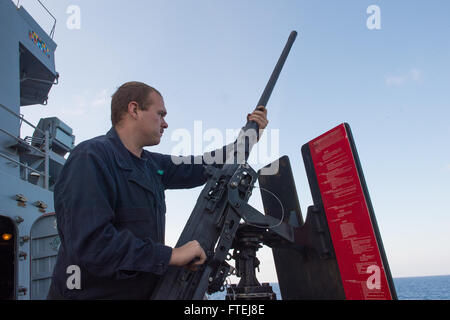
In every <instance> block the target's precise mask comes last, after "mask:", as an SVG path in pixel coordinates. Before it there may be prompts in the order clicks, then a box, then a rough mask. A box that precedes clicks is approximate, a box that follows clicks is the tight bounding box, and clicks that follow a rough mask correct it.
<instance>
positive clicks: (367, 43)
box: [15, 0, 450, 282]
mask: <svg viewBox="0 0 450 320" xmlns="http://www.w3.org/2000/svg"><path fill="white" fill-rule="evenodd" d="M15 2H16V1H15ZM42 2H43V3H44V4H45V5H46V6H47V8H48V9H49V10H50V12H52V14H53V15H54V16H55V18H56V20H57V25H56V31H55V36H54V40H55V42H56V43H57V45H58V48H57V50H56V53H55V55H56V68H57V71H58V72H59V73H60V81H59V84H58V85H57V86H54V87H53V88H52V90H51V92H50V95H49V101H48V105H47V106H29V107H23V108H22V109H21V112H22V113H23V114H24V115H25V118H26V119H27V120H29V121H31V122H32V123H35V124H37V123H38V121H39V119H40V118H41V117H52V116H57V117H59V118H60V119H61V120H62V121H64V122H65V123H66V124H68V125H69V126H70V127H71V128H72V129H73V131H74V134H75V136H76V143H80V142H82V141H84V140H87V139H90V138H93V137H95V136H98V135H102V134H105V133H106V132H107V131H108V130H109V129H110V127H111V123H110V100H111V95H112V94H113V93H114V91H115V90H116V89H117V87H119V86H120V85H121V84H123V83H124V82H127V81H132V80H136V81H142V82H145V83H147V84H149V85H151V86H154V87H156V88H157V89H158V90H159V91H160V92H161V93H162V94H163V96H164V101H165V105H166V108H167V111H168V115H167V117H166V121H167V122H168V124H169V128H168V129H167V130H166V132H165V134H164V137H163V139H162V142H161V143H160V145H158V146H155V147H150V148H148V150H150V151H155V152H161V153H167V154H174V153H175V154H200V153H201V152H204V151H208V150H211V149H212V148H213V147H220V146H221V145H222V143H229V142H232V141H233V139H234V137H233V136H231V135H228V136H227V132H228V131H231V130H236V129H239V128H241V127H242V126H243V125H244V124H245V122H246V115H247V113H250V112H251V111H252V110H253V109H254V108H255V107H256V103H257V102H258V100H259V97H260V95H261V93H262V91H263V89H264V87H265V85H266V83H267V80H268V78H269V76H270V74H271V72H272V70H273V68H274V66H275V63H276V61H277V59H278V57H279V55H280V53H281V51H282V49H283V47H284V44H285V42H286V40H287V38H288V36H289V33H290V32H291V31H292V30H296V31H297V32H298V33H299V35H298V37H297V40H296V43H295V44H294V46H293V47H292V50H291V54H290V56H289V58H288V60H287V62H286V64H285V67H284V69H283V72H282V74H281V76H280V78H279V81H278V83H277V85H276V87H275V89H274V91H273V94H272V97H271V99H270V101H269V103H268V105H267V109H268V118H269V126H268V127H267V129H266V132H265V133H264V136H263V139H266V141H268V143H267V145H268V148H261V150H259V149H258V152H254V153H255V155H256V156H255V157H254V159H253V160H252V162H251V163H250V164H251V165H252V166H253V168H254V169H255V170H258V169H259V168H261V167H262V166H264V165H265V164H267V163H269V162H271V161H273V160H275V159H277V158H278V157H280V156H282V155H288V156H289V158H290V161H291V166H292V170H293V174H294V178H295V182H296V187H297V191H298V197H299V201H300V205H301V209H302V212H303V215H304V217H305V214H306V211H307V207H308V206H309V205H311V204H312V199H311V195H310V191H309V185H308V181H307V178H306V172H305V169H304V165H303V160H302V157H301V152H300V149H301V146H302V145H303V144H305V143H307V142H309V141H310V140H312V139H314V138H316V137H317V136H319V135H321V134H322V133H324V132H326V131H328V130H330V129H332V128H334V127H335V126H337V125H339V124H341V123H343V122H347V123H349V124H350V126H351V128H352V132H353V136H354V138H355V142H356V147H357V149H358V153H359V157H360V160H361V164H362V168H363V171H364V175H365V179H366V182H367V185H368V189H369V192H370V197H371V200H372V204H373V207H374V211H375V215H376V218H377V222H378V226H379V229H380V233H381V236H382V239H383V244H384V247H385V251H386V254H387V257H388V261H389V265H390V269H391V272H392V274H393V276H394V277H407V276H426V275H443V274H450V247H449V243H450V232H449V229H450V205H449V202H448V198H447V197H448V195H449V194H450V142H449V138H450V121H449V118H450V75H449V74H450V73H449V70H450V59H449V57H450V42H449V41H448V39H449V35H450V22H449V20H448V13H449V12H450V2H449V1H447V0H432V1H407V0H397V1H387V0H384V1H383V0H348V1H332V0H322V1H312V0H308V1H306V0H303V1H302V0H285V1H274V0H271V1H261V0H259V1H256V0H245V1H242V0H239V1H238V0H230V1H206V0H196V1H194V0H192V1H185V0H172V1H163V0H151V1H144V0H130V1H105V0H96V1H88V0H69V1H67V0H46V1H42ZM20 4H21V5H23V6H24V7H25V8H26V9H27V10H28V11H29V12H30V14H32V15H33V16H34V17H35V19H36V20H37V21H38V22H39V23H40V24H41V25H42V26H43V27H44V29H45V30H46V31H47V32H49V31H50V30H51V27H52V23H53V20H52V19H51V18H50V17H49V16H48V14H47V13H46V12H45V11H44V10H43V9H42V8H41V7H40V6H38V5H37V2H36V1H34V0H28V1H26V0H22V1H20ZM373 5H375V6H377V8H378V9H379V11H378V13H379V14H378V15H376V16H374V14H375V11H371V10H368V9H370V8H371V6H373ZM375 18H376V19H375ZM22 134H23V136H25V135H29V133H27V132H26V131H25V129H24V131H23V132H22ZM182 134H184V136H183V135H182ZM212 137H213V138H212ZM214 137H215V138H214ZM188 138H189V139H190V140H189V139H188ZM211 139H213V140H211ZM260 145H262V143H260ZM254 151H255V150H254ZM201 190H202V188H201V187H199V188H195V189H192V190H169V191H166V202H167V221H166V223H167V224H166V242H167V244H168V245H171V246H174V245H175V243H176V241H177V239H178V236H179V235H180V233H181V231H182V229H183V227H184V223H185V222H186V221H187V219H188V217H189V215H190V213H191V211H192V209H193V208H194V205H195V203H196V201H197V197H198V195H199V194H200V192H201ZM250 204H252V205H253V206H255V207H256V208H257V209H258V210H260V211H263V208H262V202H261V199H260V197H259V195H258V192H254V195H253V197H252V198H251V200H250ZM258 257H259V259H260V260H261V266H260V273H258V274H257V277H258V279H259V280H260V281H261V282H276V281H277V280H276V272H275V267H274V263H273V258H272V255H271V249H270V248H267V247H265V248H264V249H261V250H260V251H259V252H258Z"/></svg>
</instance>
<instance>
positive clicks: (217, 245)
mask: <svg viewBox="0 0 450 320" xmlns="http://www.w3.org/2000/svg"><path fill="white" fill-rule="evenodd" d="M296 36H297V32H296V31H293V32H292V33H291V34H290V36H289V39H288V41H287V43H286V45H285V48H284V50H283V52H282V54H281V56H280V58H279V60H278V62H277V64H276V66H275V69H274V71H273V73H272V75H271V77H270V79H269V82H268V83H267V86H266V88H265V90H264V92H263V94H262V96H261V98H260V100H259V102H258V104H257V106H266V105H267V102H268V100H269V98H270V95H271V93H272V90H273V88H274V87H275V84H276V81H277V80H278V77H279V75H280V73H281V70H282V68H283V66H284V63H285V61H286V59H287V56H288V54H289V52H290V50H291V47H292V45H293V43H294V41H295V38H296ZM258 129H259V128H258V124H257V123H256V122H254V121H249V122H247V124H246V125H245V127H244V128H243V130H242V131H241V132H242V133H243V134H242V135H240V136H239V137H238V139H237V142H236V143H235V150H234V152H232V154H231V157H229V158H227V160H226V161H225V164H224V165H223V167H222V168H217V167H214V166H212V165H211V166H207V167H206V172H207V174H208V176H209V179H208V182H207V184H206V186H205V187H204V189H203V191H202V192H201V194H200V196H199V199H198V201H197V204H196V205H195V207H194V210H193V211H192V214H191V216H190V218H189V220H188V222H187V224H186V226H185V228H184V230H183V232H182V234H181V236H180V238H179V240H178V242H177V244H176V246H177V247H179V246H182V245H184V244H185V243H187V242H189V241H191V240H194V239H195V240H197V241H198V242H199V243H200V245H201V247H202V248H203V249H204V250H205V253H206V255H207V261H206V263H205V264H204V265H202V266H201V268H200V269H199V270H198V271H195V272H193V271H189V270H187V269H185V268H180V267H173V266H170V267H169V269H168V270H167V272H166V274H165V275H164V276H163V277H162V279H161V280H160V281H159V284H158V285H157V288H156V289H155V292H154V294H153V297H152V299H163V300H174V299H181V300H192V299H193V300H197V299H203V298H204V295H205V293H206V292H207V291H208V292H209V293H212V292H215V291H218V290H219V289H220V287H221V286H222V284H223V283H224V281H225V278H226V277H227V276H228V273H229V272H230V268H231V266H230V265H229V264H228V263H227V262H225V260H226V258H227V256H228V257H229V255H228V252H229V250H230V249H231V248H232V245H233V240H234V239H235V237H236V232H237V230H238V228H239V226H240V221H241V220H242V219H243V220H244V221H245V222H246V223H248V224H251V225H253V226H258V227H261V228H267V227H269V226H275V225H277V226H276V227H274V228H271V230H272V231H273V232H275V233H277V234H278V235H279V236H281V237H283V238H286V239H287V240H288V241H290V240H292V230H290V229H289V227H288V226H287V225H286V224H279V221H278V220H276V219H275V218H272V217H270V216H264V215H263V214H261V213H260V212H258V211H257V210H255V209H254V208H252V207H251V206H249V205H248V204H247V201H248V199H249V197H250V195H251V194H252V190H253V187H254V184H255V182H256V180H257V174H256V172H255V171H254V170H253V169H252V168H250V166H249V165H248V164H246V160H247V159H248V156H249V153H250V150H251V148H252V146H253V145H254V143H256V137H257V135H258ZM243 159H245V160H244V161H242V160H243ZM242 162H243V163H242Z"/></svg>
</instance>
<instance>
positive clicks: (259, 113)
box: [247, 106, 269, 137]
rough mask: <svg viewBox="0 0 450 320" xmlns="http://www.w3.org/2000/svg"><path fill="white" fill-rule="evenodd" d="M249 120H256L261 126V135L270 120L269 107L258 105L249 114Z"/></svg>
mask: <svg viewBox="0 0 450 320" xmlns="http://www.w3.org/2000/svg"><path fill="white" fill-rule="evenodd" d="M247 121H255V122H256V123H257V124H258V126H259V137H261V135H262V133H263V130H264V129H265V128H266V127H267V124H268V123H269V120H267V109H266V107H264V106H258V107H256V109H255V111H253V112H252V113H251V114H250V113H249V114H248V115H247Z"/></svg>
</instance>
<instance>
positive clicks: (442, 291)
mask: <svg viewBox="0 0 450 320" xmlns="http://www.w3.org/2000/svg"><path fill="white" fill-rule="evenodd" d="M270 285H271V286H272V290H273V292H275V294H276V295H277V299H279V300H280V299H281V293H280V287H279V286H278V283H271V284H270ZM394 285H395V289H396V291H397V296H398V299H399V300H450V275H447V276H428V277H408V278H394ZM225 295H226V293H225V292H218V293H215V294H213V295H210V296H208V299H210V300H224V299H225Z"/></svg>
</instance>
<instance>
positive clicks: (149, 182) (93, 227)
mask: <svg viewBox="0 0 450 320" xmlns="http://www.w3.org/2000/svg"><path fill="white" fill-rule="evenodd" d="M166 114H167V111H166V108H165V106H164V100H163V97H162V95H161V94H160V93H159V92H158V91H157V90H156V89H154V88H152V87H150V86H148V85H146V84H144V83H140V82H128V83H125V84H124V85H122V86H121V87H120V88H118V90H117V91H116V92H115V93H114V95H113V96H112V100H111V121H112V128H111V129H110V130H109V132H108V133H107V134H106V135H104V136H100V137H96V138H93V139H91V140H88V141H84V142H82V143H80V144H79V145H78V146H77V147H76V148H75V149H74V150H73V151H72V152H71V153H70V156H69V158H68V159H67V162H66V164H65V165H64V168H63V169H62V171H61V174H60V176H59V178H58V181H57V183H56V185H55V191H54V200H55V211H56V217H57V223H58V233H59V236H60V238H61V246H60V248H59V252H58V257H57V262H56V265H55V268H54V271H53V277H52V283H51V286H50V290H49V294H48V299H148V298H150V296H151V294H152V291H153V290H154V287H155V284H156V282H157V280H158V277H159V276H161V275H162V274H164V272H165V271H166V269H167V267H168V266H169V265H175V266H184V267H186V268H190V269H193V270H195V269H196V268H198V266H200V265H201V264H203V263H204V262H205V260H206V255H205V252H204V251H203V249H202V248H201V246H200V245H199V243H198V242H197V241H196V240H194V241H191V242H188V243H186V244H185V245H183V246H181V247H179V248H171V247H168V246H166V245H164V230H165V213H166V206H165V198H164V190H165V189H182V188H194V187H198V186H200V185H202V184H204V183H205V182H206V180H207V177H206V175H205V172H204V166H203V165H202V164H196V163H198V162H197V161H193V157H192V161H190V164H189V163H186V161H184V162H183V163H181V164H175V163H174V161H173V160H172V157H171V156H170V155H163V154H159V153H154V152H149V151H146V150H144V149H143V148H144V147H146V146H154V145H157V144H159V142H160V140H161V137H162V135H163V133H164V130H165V129H166V128H167V127H168V124H167V122H166V121H165V116H166ZM247 120H250V121H255V122H257V123H258V125H259V128H260V129H261V130H262V129H264V128H265V127H266V126H267V123H268V121H267V111H266V109H265V108H264V107H258V108H257V110H255V111H254V112H253V113H252V114H249V115H248V116H247ZM192 261H195V262H193V263H192Z"/></svg>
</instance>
